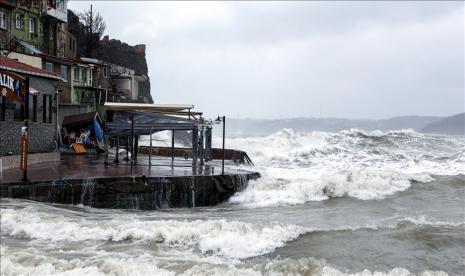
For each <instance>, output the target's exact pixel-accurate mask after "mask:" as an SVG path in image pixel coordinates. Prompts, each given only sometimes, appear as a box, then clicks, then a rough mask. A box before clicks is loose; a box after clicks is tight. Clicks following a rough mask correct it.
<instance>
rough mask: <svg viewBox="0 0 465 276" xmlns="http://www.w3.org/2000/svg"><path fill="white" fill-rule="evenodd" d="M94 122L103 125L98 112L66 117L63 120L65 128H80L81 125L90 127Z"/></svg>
mask: <svg viewBox="0 0 465 276" xmlns="http://www.w3.org/2000/svg"><path fill="white" fill-rule="evenodd" d="M94 120H98V121H99V123H100V124H101V123H102V120H101V119H100V116H99V115H98V112H88V113H82V114H76V115H70V116H66V117H65V118H64V119H63V123H62V125H63V127H73V126H80V125H88V124H90V123H92V122H93V121H94Z"/></svg>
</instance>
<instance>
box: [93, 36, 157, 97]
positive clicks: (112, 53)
mask: <svg viewBox="0 0 465 276" xmlns="http://www.w3.org/2000/svg"><path fill="white" fill-rule="evenodd" d="M95 57H96V58H98V59H101V60H104V61H107V62H110V63H113V64H116V65H119V66H123V67H126V68H130V69H132V70H134V71H135V72H136V73H137V74H139V75H144V76H146V77H147V81H145V82H141V83H139V97H141V98H142V101H143V102H144V103H153V99H152V95H150V78H149V77H148V67H147V60H146V58H145V45H144V44H139V45H135V46H131V45H128V44H127V43H124V42H121V41H120V40H116V39H109V38H108V36H105V37H104V38H103V39H102V40H101V41H100V44H99V46H98V48H97V50H96V56H95Z"/></svg>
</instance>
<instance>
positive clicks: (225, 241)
mask: <svg viewBox="0 0 465 276" xmlns="http://www.w3.org/2000/svg"><path fill="white" fill-rule="evenodd" d="M1 225H2V232H6V233H7V234H8V235H11V236H14V237H19V238H27V239H39V240H48V241H51V242H60V241H73V242H79V241H114V242H121V241H145V242H153V243H156V244H160V245H163V246H167V247H181V248H182V247H185V248H187V247H196V248H198V249H199V250H200V251H201V252H202V253H204V254H208V255H215V256H221V257H226V258H234V259H244V258H249V257H253V256H258V255H263V254H267V253H270V252H272V251H273V250H274V249H275V248H277V247H282V246H284V245H285V243H286V242H287V241H290V240H293V239H295V238H297V237H298V236H299V235H300V234H302V233H304V232H305V229H304V228H302V227H299V226H295V225H285V224H276V223H265V222H264V223H255V224H252V223H245V222H237V221H227V220H224V219H219V220H195V221H178V220H156V221H153V220H152V221H150V220H140V219H136V218H130V217H128V218H119V219H115V220H109V221H100V222H95V221H87V220H85V219H71V218H68V217H64V216H61V215H51V214H46V213H40V212H34V211H32V210H28V209H21V210H12V209H6V210H2V211H1Z"/></svg>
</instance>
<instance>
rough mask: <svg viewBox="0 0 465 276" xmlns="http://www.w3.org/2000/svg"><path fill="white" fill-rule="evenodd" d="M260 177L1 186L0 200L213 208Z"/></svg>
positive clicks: (245, 174)
mask: <svg viewBox="0 0 465 276" xmlns="http://www.w3.org/2000/svg"><path fill="white" fill-rule="evenodd" d="M258 177H260V175H259V173H256V172H246V171H241V172H238V173H235V174H225V175H192V176H169V177H144V176H142V177H107V178H95V179H93V178H83V179H72V180H60V179H58V180H53V181H38V182H29V183H21V182H17V183H2V184H1V185H0V194H1V197H2V198H20V199H28V200H34V201H40V202H50V203H60V204H82V205H85V206H91V207H95V208H122V209H140V210H154V209H161V208H191V207H201V206H214V205H217V204H219V203H221V202H223V201H225V200H227V199H228V198H229V197H230V196H231V195H233V194H234V193H235V192H239V191H241V190H243V189H244V188H246V187H247V185H248V182H249V180H251V179H256V178H258Z"/></svg>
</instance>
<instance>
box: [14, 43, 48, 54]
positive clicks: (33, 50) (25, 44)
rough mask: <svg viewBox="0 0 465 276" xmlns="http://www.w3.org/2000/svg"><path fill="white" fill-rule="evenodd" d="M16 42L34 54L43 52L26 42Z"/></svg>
mask: <svg viewBox="0 0 465 276" xmlns="http://www.w3.org/2000/svg"><path fill="white" fill-rule="evenodd" d="M16 42H18V43H19V44H20V45H21V46H23V47H24V48H26V49H27V50H28V51H30V52H31V53H33V54H42V52H41V51H40V50H39V49H37V48H36V47H34V46H33V45H31V44H29V43H27V42H25V41H22V40H16Z"/></svg>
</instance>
